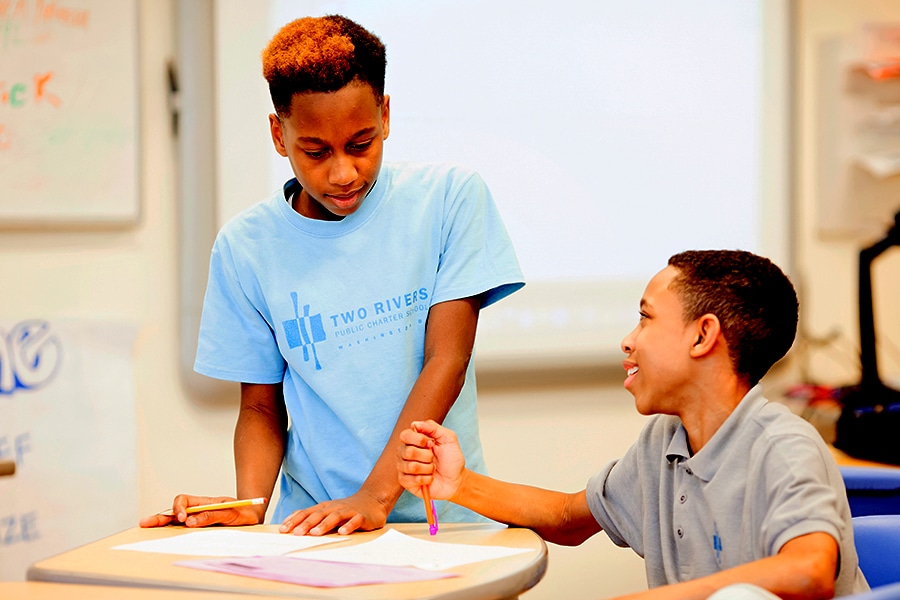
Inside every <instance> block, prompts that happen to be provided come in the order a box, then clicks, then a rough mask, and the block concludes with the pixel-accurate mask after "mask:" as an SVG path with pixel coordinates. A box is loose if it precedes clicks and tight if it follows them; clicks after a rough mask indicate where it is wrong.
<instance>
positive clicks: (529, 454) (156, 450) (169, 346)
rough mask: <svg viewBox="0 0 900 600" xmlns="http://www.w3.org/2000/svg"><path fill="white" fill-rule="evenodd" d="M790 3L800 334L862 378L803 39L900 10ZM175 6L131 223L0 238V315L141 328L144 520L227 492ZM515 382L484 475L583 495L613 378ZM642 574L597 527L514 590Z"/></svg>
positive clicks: (496, 406)
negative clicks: (188, 361)
mask: <svg viewBox="0 0 900 600" xmlns="http://www.w3.org/2000/svg"><path fill="white" fill-rule="evenodd" d="M796 6H797V9H798V13H797V16H798V19H797V24H796V26H797V32H798V43H797V61H798V62H797V65H796V73H797V86H798V89H797V93H798V98H797V103H796V129H795V131H796V138H797V143H796V159H795V160H796V162H795V165H794V167H795V169H794V174H795V195H794V203H795V216H796V249H795V251H796V258H797V261H796V262H797V268H796V272H797V273H798V274H799V276H800V278H801V279H802V294H803V303H804V311H805V322H804V327H805V328H806V333H807V334H808V335H810V336H811V337H820V336H822V337H824V336H825V335H826V334H828V333H830V332H831V331H833V330H834V331H837V332H839V337H840V340H839V342H836V343H834V344H832V345H831V346H823V347H821V348H818V347H817V348H816V349H815V350H814V351H813V352H812V353H811V360H810V364H811V373H812V374H813V375H814V377H815V378H816V379H821V380H822V381H831V382H834V383H840V382H845V381H848V380H850V381H852V380H853V379H854V378H856V377H858V374H857V372H856V370H855V368H854V366H853V365H854V352H853V345H854V343H855V337H856V312H855V311H856V304H855V302H856V300H855V298H856V296H855V293H856V291H855V281H856V271H855V269H856V259H857V252H858V244H857V242H855V241H849V240H822V239H820V238H819V237H817V232H816V228H815V225H814V222H815V209H816V189H815V178H814V167H815V160H816V156H817V148H816V147H815V141H814V121H813V119H814V116H815V106H816V104H815V98H813V97H811V95H810V90H811V89H815V86H814V83H815V66H816V56H815V52H814V50H813V46H814V40H815V39H817V38H818V37H819V36H821V35H825V34H831V33H839V32H851V31H852V30H853V29H854V28H855V27H856V26H857V25H858V24H860V23H861V22H862V21H865V20H866V19H881V20H895V21H900V3H897V2H894V1H892V0H877V1H876V0H858V1H856V2H852V3H851V2H845V1H844V0H805V1H798V2H796ZM174 8H175V0H142V1H141V3H140V35H141V40H142V44H141V60H140V67H141V84H142V85H141V89H142V101H141V123H142V126H141V151H142V156H143V160H142V182H141V192H142V211H143V214H142V219H141V222H140V224H139V225H138V226H137V227H134V228H132V229H127V230H120V231H106V232H102V231H80V232H8V231H4V232H2V233H0V280H2V281H4V282H7V283H6V284H5V285H3V288H2V289H3V291H2V294H0V298H2V302H0V306H2V313H3V316H4V317H7V318H14V319H18V318H25V317H33V316H40V317H44V318H53V317H79V318H82V317H83V318H99V319H116V320H126V321H132V322H134V323H136V324H137V326H138V330H139V334H138V339H137V343H136V345H135V350H134V364H135V373H136V375H135V378H136V381H135V386H136V397H137V413H138V419H139V428H138V440H137V442H138V455H137V457H136V459H137V461H138V468H139V484H140V507H139V510H140V513H141V514H146V513H150V512H153V511H156V510H158V509H161V508H163V507H164V506H165V505H166V504H167V503H168V502H169V501H170V500H171V497H172V496H173V495H174V494H176V493H178V492H192V493H204V494H205V493H210V494H218V493H223V494H230V493H233V485H234V483H233V467H232V455H231V435H232V428H233V424H234V419H235V411H236V406H237V402H236V394H231V395H228V394H226V395H225V396H223V397H222V398H219V399H215V400H209V399H206V398H201V397H197V396H193V395H192V394H191V392H190V391H188V390H187V389H186V388H185V386H184V385H183V384H182V383H181V381H180V380H179V376H178V365H179V363H178V352H179V350H178V321H179V314H178V293H177V292H178V290H177V287H176V286H177V281H178V271H177V269H178V260H177V257H178V247H177V246H178V244H177V218H178V198H177V195H176V188H177V186H176V162H175V152H174V150H175V145H174V140H173V139H172V137H171V135H170V133H169V128H168V123H169V115H168V112H167V102H166V84H167V80H166V74H165V63H166V60H167V59H169V58H171V57H172V56H174V53H175V30H174ZM662 258H663V257H661V260H662ZM884 259H885V260H884V261H883V263H884V264H879V265H878V271H877V273H876V281H877V283H879V284H880V286H881V288H880V289H878V290H877V292H878V297H879V302H880V305H881V306H883V307H884V309H885V312H889V311H890V310H893V312H894V313H895V314H894V315H893V316H887V318H888V320H889V321H888V326H889V329H887V330H888V331H890V332H892V334H893V337H894V338H895V339H896V338H898V337H900V336H898V333H897V332H898V331H900V325H898V320H900V317H898V315H897V314H896V313H897V311H896V308H895V307H896V302H892V303H890V304H888V303H887V299H888V298H890V297H893V298H896V297H897V294H898V292H900V284H898V279H900V277H898V275H900V260H898V257H896V256H885V257H884ZM882 280H884V282H883V283H882ZM844 346H846V349H845V348H844ZM883 366H884V368H885V370H886V371H887V372H888V373H889V374H890V375H891V376H894V377H896V376H897V374H898V373H900V367H898V361H897V360H896V359H894V360H893V361H892V362H891V361H888V362H885V364H884V365H883ZM790 377H791V375H788V376H786V378H787V379H788V380H789V379H790ZM501 379H502V378H501ZM516 379H517V381H518V384H516V383H512V384H511V383H510V380H509V379H507V380H506V381H505V382H504V381H497V378H494V380H493V381H491V378H490V377H484V378H482V381H483V382H484V387H483V388H482V391H481V396H480V407H481V408H480V411H481V418H482V425H481V427H482V437H483V439H484V443H485V452H486V455H487V459H488V461H489V466H490V468H491V470H492V472H493V474H494V475H496V476H498V477H501V478H503V479H509V480H517V481H524V482H528V483H532V484H535V485H543V486H548V487H556V488H561V489H566V490H573V491H574V490H577V489H579V488H580V487H581V486H583V485H584V482H585V480H586V479H587V477H588V476H590V474H591V473H592V472H593V471H595V470H596V469H597V468H598V467H599V466H600V465H601V464H602V463H603V462H604V461H605V460H607V459H608V458H611V457H613V456H616V455H618V454H620V453H621V452H622V451H624V449H625V448H626V447H627V445H628V443H629V441H630V440H631V439H633V437H634V436H635V435H636V432H637V431H638V430H639V428H640V426H641V424H642V423H643V418H642V417H640V416H638V415H636V413H634V411H633V403H632V401H631V399H630V396H629V395H628V394H627V393H625V392H624V391H623V390H622V388H621V377H620V375H618V374H616V375H609V374H591V375H585V374H583V373H582V374H578V375H577V376H566V377H563V376H559V377H555V378H554V377H549V376H548V377H542V378H540V379H534V378H531V379H526V378H525V377H524V376H521V377H517V378H516ZM110 426H115V424H110ZM643 581H644V580H643V568H642V565H641V561H640V560H639V559H638V558H637V557H636V556H634V554H633V553H631V552H630V551H629V550H621V549H618V548H615V547H613V546H612V544H610V543H609V542H608V540H607V539H606V538H605V537H604V536H602V535H601V536H597V537H596V538H595V539H593V540H591V541H589V542H588V543H586V544H585V545H584V546H582V547H579V548H574V549H564V548H559V547H556V546H551V553H550V570H549V574H548V575H547V577H546V579H545V581H544V582H542V583H541V584H540V585H539V586H538V587H537V588H536V589H534V590H532V591H530V592H528V593H527V594H526V595H525V596H524V597H525V598H528V599H529V600H538V599H540V598H560V597H565V598H572V599H576V598H587V597H597V596H601V597H602V596H604V595H607V594H614V593H619V592H626V591H632V590H637V589H641V587H642V586H643Z"/></svg>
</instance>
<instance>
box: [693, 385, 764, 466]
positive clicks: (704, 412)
mask: <svg viewBox="0 0 900 600" xmlns="http://www.w3.org/2000/svg"><path fill="white" fill-rule="evenodd" d="M717 379H719V380H717V381H715V382H710V383H708V384H707V385H697V386H695V387H694V389H693V390H691V392H692V393H691V396H690V397H689V398H688V399H686V401H685V402H684V408H683V410H682V411H681V413H680V414H679V415H678V417H679V418H680V419H681V422H682V424H683V425H684V429H685V431H686V432H687V436H688V445H689V447H690V449H691V454H696V453H697V452H699V451H700V450H701V449H702V448H703V447H704V446H705V445H706V444H707V443H708V442H709V440H710V439H712V437H713V436H714V435H715V434H716V432H717V431H719V428H721V427H722V424H723V423H725V421H726V420H727V419H728V417H729V416H731V413H732V412H734V409H735V408H737V405H738V404H740V402H741V400H743V398H744V396H746V395H747V392H749V391H750V388H749V387H748V386H747V385H746V384H745V383H743V382H742V381H740V380H739V379H738V378H737V377H733V376H732V377H725V378H721V379H720V378H717Z"/></svg>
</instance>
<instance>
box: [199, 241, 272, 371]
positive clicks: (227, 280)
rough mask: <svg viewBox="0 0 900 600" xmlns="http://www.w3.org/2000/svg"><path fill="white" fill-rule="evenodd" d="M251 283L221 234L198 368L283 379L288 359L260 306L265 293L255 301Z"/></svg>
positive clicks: (213, 258) (202, 323) (202, 322)
mask: <svg viewBox="0 0 900 600" xmlns="http://www.w3.org/2000/svg"><path fill="white" fill-rule="evenodd" d="M245 279H246V276H245ZM245 286H247V287H252V282H249V281H245V282H242V281H241V278H240V273H239V272H238V268H237V267H236V265H235V261H234V257H233V255H232V253H231V251H230V248H229V245H228V243H227V242H226V241H225V239H224V238H223V237H222V235H221V234H220V236H219V237H217V239H216V243H215V245H214V246H213V250H212V254H211V256H210V266H209V280H208V283H207V287H206V296H205V298H204V300H203V313H202V316H201V318H200V333H199V338H198V340H197V356H196V359H195V361H194V370H195V371H197V372H198V373H200V374H201V375H206V376H208V377H214V378H216V379H224V380H227V381H241V382H246V383H280V382H281V381H282V377H283V376H284V368H285V362H284V358H283V357H282V356H281V353H280V352H279V349H278V345H277V342H276V340H275V334H274V332H273V330H272V327H271V326H270V325H269V323H268V322H267V321H266V319H265V317H264V316H263V315H262V314H261V312H260V307H258V305H259V304H260V302H261V297H260V295H259V294H258V293H253V295H254V296H256V298H254V299H251V298H250V297H249V296H248V293H247V289H246V288H245ZM254 300H255V302H254Z"/></svg>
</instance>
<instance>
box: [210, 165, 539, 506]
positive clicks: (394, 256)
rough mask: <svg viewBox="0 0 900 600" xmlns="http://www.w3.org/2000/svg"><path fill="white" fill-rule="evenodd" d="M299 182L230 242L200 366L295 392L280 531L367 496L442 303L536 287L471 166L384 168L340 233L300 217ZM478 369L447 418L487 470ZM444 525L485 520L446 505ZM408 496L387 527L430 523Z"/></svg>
mask: <svg viewBox="0 0 900 600" xmlns="http://www.w3.org/2000/svg"><path fill="white" fill-rule="evenodd" d="M299 190H300V188H299V184H298V183H297V181H296V180H291V181H289V182H288V183H287V184H285V188H284V190H282V191H279V192H278V193H276V194H275V195H274V196H273V197H271V198H269V199H268V200H266V201H264V202H262V203H260V204H257V205H256V206H253V207H251V208H249V209H247V210H246V211H244V212H243V213H241V214H240V215H238V216H237V217H235V218H234V219H232V220H231V221H229V222H228V223H227V224H226V225H225V226H224V227H223V228H222V230H221V231H220V232H219V235H218V237H217V238H216V242H215V245H214V247H213V250H212V256H211V260H210V273H209V283H208V287H207V292H206V298H205V301H204V305H203V316H202V319H201V323H200V339H199V343H198V348H197V358H196V362H195V365H194V368H195V370H196V371H197V372H198V373H201V374H204V375H208V376H210V377H215V378H218V379H226V380H230V381H241V382H247V383H280V382H282V381H283V382H284V399H285V404H286V406H287V411H288V414H289V416H290V428H289V434H288V440H287V449H286V451H285V457H284V462H283V464H282V478H281V497H280V500H279V503H278V506H277V507H276V510H275V513H274V515H273V521H275V522H281V521H282V520H283V519H284V518H285V517H287V516H288V515H289V514H290V513H291V512H292V511H294V510H298V509H300V508H305V507H308V506H312V505H313V504H316V503H318V502H322V501H325V500H330V499H334V498H343V497H346V496H349V495H351V494H353V493H355V492H356V491H357V490H358V489H359V487H360V486H361V485H362V483H363V481H364V480H365V478H366V477H367V476H368V475H369V472H370V471H371V469H372V467H373V466H374V464H375V461H376V460H377V459H378V457H379V456H380V455H381V452H382V450H383V449H384V446H385V444H386V443H387V441H388V438H389V437H390V434H391V431H392V430H393V428H394V425H395V424H396V422H397V418H398V416H399V414H400V410H401V409H402V407H403V406H404V404H405V403H406V399H407V396H408V394H409V391H410V389H411V388H412V386H413V383H414V382H415V380H416V378H417V377H418V375H419V372H420V371H421V368H422V363H423V354H424V341H425V322H426V319H427V316H428V310H429V308H430V307H431V306H433V305H434V304H437V303H440V302H445V301H448V300H455V299H460V298H466V297H470V296H478V295H481V297H482V305H481V306H482V308H484V307H485V306H488V305H489V304H492V303H493V302H496V301H497V300H500V299H501V298H503V297H505V296H507V295H509V294H511V293H513V292H514V291H516V290H517V289H519V288H520V287H522V286H523V285H524V283H523V278H522V273H521V270H520V269H519V265H518V262H517V260H516V257H515V252H514V251H513V248H512V244H511V242H510V239H509V236H508V235H507V232H506V230H505V228H504V226H503V223H502V221H501V219H500V215H499V213H498V211H497V209H496V206H495V205H494V201H493V199H492V197H491V195H490V192H489V190H488V188H487V186H486V185H485V184H484V182H483V180H482V179H481V178H480V177H479V176H478V175H477V174H476V173H474V172H473V171H470V170H468V169H465V168H463V167H460V166H457V165H418V164H413V163H387V162H386V163H385V164H384V165H383V167H382V169H381V172H380V173H379V177H378V181H377V182H376V184H375V186H374V187H373V188H372V191H371V192H370V193H369V195H368V196H367V197H366V199H365V200H364V201H363V203H362V205H361V206H360V208H359V209H358V210H357V211H356V212H355V213H353V214H351V215H348V216H347V217H345V218H344V219H342V220H340V221H321V220H313V219H308V218H306V217H303V216H302V215H300V214H298V213H296V212H295V211H294V210H293V209H292V208H291V205H290V202H289V201H288V200H287V199H286V198H290V197H292V196H293V194H295V193H298V192H299ZM475 400H476V399H475V380H474V367H473V365H472V364H471V363H470V365H469V369H468V372H467V373H466V381H465V384H464V385H463V388H462V391H461V392H460V394H459V397H458V399H457V400H456V403H455V404H454V405H453V407H452V408H451V410H450V412H449V414H448V415H447V417H446V419H445V420H444V424H445V425H447V426H448V427H450V428H452V429H454V430H455V431H456V432H457V435H458V436H459V440H460V444H461V445H462V448H463V450H464V452H465V455H466V460H467V464H468V465H469V466H470V467H471V468H474V469H476V470H480V471H484V460H483V456H482V451H481V441H480V438H479V435H478V421H477V412H476V402H475ZM439 505H440V507H439V517H440V518H441V519H442V520H445V521H459V520H474V519H475V517H474V515H473V513H470V512H468V511H466V510H465V509H462V508H460V507H458V506H455V505H452V504H451V503H444V502H442V503H439ZM424 517H425V515H424V510H423V507H422V502H421V500H418V499H417V498H415V497H414V496H412V495H411V494H409V493H406V492H404V493H403V495H402V496H401V497H400V499H399V501H398V502H397V504H396V506H395V507H394V510H393V512H392V513H391V515H390V517H389V521H394V522H398V521H423V520H424Z"/></svg>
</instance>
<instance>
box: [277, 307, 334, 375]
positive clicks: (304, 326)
mask: <svg viewBox="0 0 900 600" xmlns="http://www.w3.org/2000/svg"><path fill="white" fill-rule="evenodd" d="M291 301H292V302H293V303H294V317H295V318H293V319H288V320H287V321H283V322H282V323H281V326H282V327H284V337H285V339H286V340H287V343H288V348H292V349H293V348H297V347H298V346H299V347H302V348H303V360H305V361H306V362H309V358H310V355H311V356H312V358H313V360H314V361H315V363H316V370H317V371H319V370H321V369H322V365H320V364H319V357H318V355H317V354H316V342H324V341H325V328H324V327H322V315H321V314H317V315H311V316H310V314H309V304H304V305H303V316H302V317H301V316H300V311H299V307H298V302H297V292H291Z"/></svg>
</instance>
